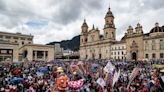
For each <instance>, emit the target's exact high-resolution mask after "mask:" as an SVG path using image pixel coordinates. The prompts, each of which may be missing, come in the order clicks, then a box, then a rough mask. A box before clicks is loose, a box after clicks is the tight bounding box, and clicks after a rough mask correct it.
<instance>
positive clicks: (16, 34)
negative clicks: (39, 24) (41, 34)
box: [0, 31, 33, 37]
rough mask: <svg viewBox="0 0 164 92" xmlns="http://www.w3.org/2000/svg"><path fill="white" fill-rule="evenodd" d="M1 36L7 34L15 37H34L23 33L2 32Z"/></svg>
mask: <svg viewBox="0 0 164 92" xmlns="http://www.w3.org/2000/svg"><path fill="white" fill-rule="evenodd" d="M0 34H6V35H14V36H29V37H33V35H31V34H30V35H27V34H22V33H9V32H2V31H0Z"/></svg>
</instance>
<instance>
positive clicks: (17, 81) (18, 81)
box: [10, 77, 24, 84]
mask: <svg viewBox="0 0 164 92" xmlns="http://www.w3.org/2000/svg"><path fill="white" fill-rule="evenodd" d="M23 80H24V79H23V78H19V77H14V78H13V79H12V80H11V81H10V83H11V84H18V83H23Z"/></svg>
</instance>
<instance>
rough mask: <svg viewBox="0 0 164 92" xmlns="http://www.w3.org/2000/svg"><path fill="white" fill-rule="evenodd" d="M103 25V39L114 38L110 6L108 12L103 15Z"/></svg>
mask: <svg viewBox="0 0 164 92" xmlns="http://www.w3.org/2000/svg"><path fill="white" fill-rule="evenodd" d="M104 19H105V25H104V38H105V39H112V40H115V38H116V36H115V35H116V33H115V30H116V28H115V24H114V16H113V13H112V12H111V10H110V7H109V9H108V12H107V13H106V16H105V18H104Z"/></svg>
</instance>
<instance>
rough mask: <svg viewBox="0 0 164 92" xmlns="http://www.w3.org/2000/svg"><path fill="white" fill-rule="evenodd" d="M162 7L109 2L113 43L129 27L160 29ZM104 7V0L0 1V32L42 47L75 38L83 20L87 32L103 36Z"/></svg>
mask: <svg viewBox="0 0 164 92" xmlns="http://www.w3.org/2000/svg"><path fill="white" fill-rule="evenodd" d="M163 4H164V1H163V0H110V7H111V10H112V12H113V14H114V16H115V25H116V28H117V32H116V33H117V39H120V38H121V37H122V36H123V35H124V33H125V32H126V30H127V27H128V26H129V25H132V26H133V27H135V26H136V24H137V23H138V22H139V23H140V24H141V25H142V26H143V30H144V32H149V31H150V29H151V28H152V27H154V24H155V22H159V23H160V25H161V26H162V25H164V21H163V20H164V17H163V15H164V6H163ZM108 7H109V1H108V0H76V1H75V0H26V1H25V0H12V1H11V0H1V1H0V20H1V21H0V31H7V32H22V33H25V34H32V35H34V42H35V43H43V44H46V43H49V42H52V41H60V40H67V39H71V38H72V37H73V36H75V35H79V34H80V32H81V24H82V23H83V20H84V18H86V19H87V23H88V25H89V28H90V29H91V28H92V25H93V24H94V25H95V27H99V29H100V30H101V33H103V30H102V29H103V26H104V16H105V14H106V12H107V9H108ZM33 20H35V21H36V23H38V22H37V21H43V20H44V21H46V22H47V25H46V26H44V25H43V26H41V27H40V26H39V28H35V27H32V26H29V25H27V22H30V21H33ZM38 24H39V23H38ZM34 25H35V23H34ZM35 26H37V24H36V25H35Z"/></svg>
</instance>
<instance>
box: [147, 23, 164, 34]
mask: <svg viewBox="0 0 164 92" xmlns="http://www.w3.org/2000/svg"><path fill="white" fill-rule="evenodd" d="M156 32H164V26H162V27H160V26H159V24H158V23H155V27H154V28H152V29H151V30H150V33H156Z"/></svg>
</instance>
